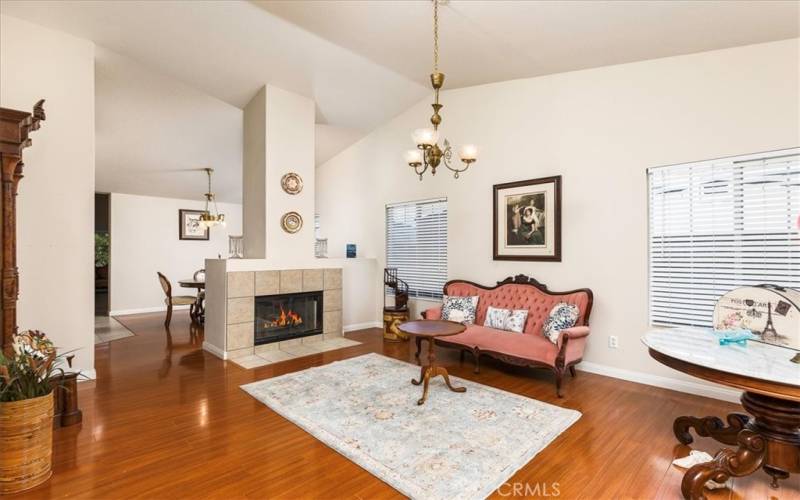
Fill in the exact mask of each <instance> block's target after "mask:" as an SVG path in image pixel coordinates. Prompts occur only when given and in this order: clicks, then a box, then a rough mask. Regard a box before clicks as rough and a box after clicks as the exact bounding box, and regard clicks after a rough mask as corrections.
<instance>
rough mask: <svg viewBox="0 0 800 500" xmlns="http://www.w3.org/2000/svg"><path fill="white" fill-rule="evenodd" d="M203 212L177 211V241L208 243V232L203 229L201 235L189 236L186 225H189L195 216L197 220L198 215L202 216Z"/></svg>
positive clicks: (182, 209)
mask: <svg viewBox="0 0 800 500" xmlns="http://www.w3.org/2000/svg"><path fill="white" fill-rule="evenodd" d="M204 213H205V212H204V211H203V210H189V209H184V208H181V209H179V210H178V239H181V240H194V241H208V239H209V230H208V228H205V230H204V231H203V234H202V235H199V234H191V233H189V232H188V224H190V222H191V220H193V219H195V216H197V218H199V216H200V215H202V214H204Z"/></svg>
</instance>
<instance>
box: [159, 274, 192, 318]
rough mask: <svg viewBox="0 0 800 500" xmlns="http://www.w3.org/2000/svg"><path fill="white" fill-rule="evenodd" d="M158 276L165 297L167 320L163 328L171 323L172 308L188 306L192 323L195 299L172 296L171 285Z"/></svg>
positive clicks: (187, 296) (163, 277) (161, 276)
mask: <svg viewBox="0 0 800 500" xmlns="http://www.w3.org/2000/svg"><path fill="white" fill-rule="evenodd" d="M156 274H158V281H159V282H160V283H161V288H163V289H164V294H165V295H166V296H167V297H166V299H164V303H166V304H167V319H166V320H165V321H164V326H166V327H167V328H169V323H170V321H172V306H189V316H191V318H192V321H193V322H194V320H195V318H194V317H195V310H194V306H195V303H196V302H197V299H196V298H195V297H192V296H191V295H174V296H173V295H172V283H170V282H169V279H167V277H166V276H164V275H163V274H161V273H156Z"/></svg>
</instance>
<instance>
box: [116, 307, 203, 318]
mask: <svg viewBox="0 0 800 500" xmlns="http://www.w3.org/2000/svg"><path fill="white" fill-rule="evenodd" d="M181 309H189V306H172V310H173V311H180V310H181ZM154 312H167V306H158V307H142V308H140V309H118V310H116V311H109V312H108V315H109V316H126V315H128V314H144V313H154Z"/></svg>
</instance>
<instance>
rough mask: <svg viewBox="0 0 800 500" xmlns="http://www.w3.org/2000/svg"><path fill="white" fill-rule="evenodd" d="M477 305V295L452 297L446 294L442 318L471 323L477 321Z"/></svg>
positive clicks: (466, 323)
mask: <svg viewBox="0 0 800 500" xmlns="http://www.w3.org/2000/svg"><path fill="white" fill-rule="evenodd" d="M477 307H478V296H477V295H475V296H472V297H450V296H447V295H445V296H444V302H443V304H442V319H443V320H447V321H455V322H457V323H463V324H465V325H471V324H472V323H475V310H476V309H477Z"/></svg>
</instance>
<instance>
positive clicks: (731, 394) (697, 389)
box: [575, 361, 742, 403]
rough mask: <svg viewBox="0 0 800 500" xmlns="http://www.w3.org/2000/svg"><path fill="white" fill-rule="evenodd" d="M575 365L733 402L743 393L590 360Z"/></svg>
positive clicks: (588, 370)
mask: <svg viewBox="0 0 800 500" xmlns="http://www.w3.org/2000/svg"><path fill="white" fill-rule="evenodd" d="M575 367H576V368H577V369H578V370H581V371H585V372H589V373H595V374H597V375H605V376H607V377H613V378H618V379H622V380H627V381H629V382H636V383H639V384H644V385H650V386H653V387H661V388H662V389H671V390H673V391H678V392H685V393H687V394H693V395H695V396H704V397H707V398H712V399H720V400H722V401H728V402H731V403H738V402H739V397H740V396H741V394H742V392H741V391H737V390H735V389H728V388H727V387H722V386H718V385H707V384H700V383H697V382H690V381H688V380H678V379H674V378H669V377H662V376H661V375H652V374H649V373H642V372H637V371H632V370H625V369H623V368H616V367H613V366H608V365H601V364H599V363H591V362H588V361H584V362H581V363H578V364H577V365H575Z"/></svg>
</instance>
